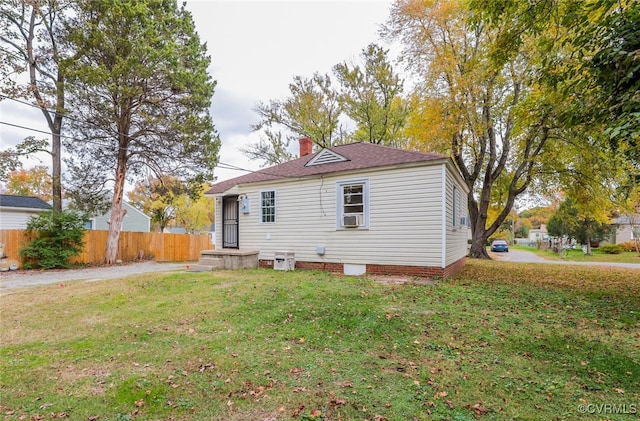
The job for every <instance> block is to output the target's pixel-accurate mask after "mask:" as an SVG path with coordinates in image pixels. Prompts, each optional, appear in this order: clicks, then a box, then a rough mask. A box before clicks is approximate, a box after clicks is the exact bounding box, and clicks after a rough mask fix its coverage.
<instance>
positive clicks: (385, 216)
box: [206, 138, 469, 277]
mask: <svg viewBox="0 0 640 421" xmlns="http://www.w3.org/2000/svg"><path fill="white" fill-rule="evenodd" d="M468 192H469V190H468V188H467V186H466V184H465V183H464V181H463V179H462V177H461V175H460V173H459V172H458V170H457V169H456V167H455V165H454V164H453V161H452V160H451V159H450V158H447V157H446V156H443V155H438V154H431V153H422V152H415V151H406V150H401V149H396V148H391V147H386V146H380V145H376V144H371V143H351V144H347V145H341V146H335V147H332V148H327V149H322V150H320V151H319V152H316V153H312V142H311V140H310V139H308V138H303V139H300V157H299V158H298V159H294V160H292V161H289V162H286V163H283V164H280V165H276V166H273V167H270V168H265V169H262V170H259V171H256V172H252V173H249V174H246V175H243V176H240V177H236V178H233V179H230V180H226V181H222V182H219V183H217V184H214V185H213V186H212V187H211V189H210V190H209V191H207V192H206V194H207V195H208V196H213V197H215V199H216V221H221V222H220V224H219V225H218V228H219V229H217V230H216V231H215V247H216V250H220V249H223V250H224V249H240V248H242V249H243V250H258V251H259V255H258V259H259V262H260V265H261V266H264V267H269V266H273V264H274V260H278V259H276V257H277V256H280V258H282V257H283V256H284V257H285V258H287V259H290V258H292V259H293V260H294V261H295V267H298V268H311V269H324V270H330V271H336V272H343V273H346V274H364V273H370V274H404V275H415V276H430V277H448V276H450V275H451V274H453V273H455V272H456V271H458V270H459V269H461V268H462V267H463V266H464V263H465V258H466V254H467V221H468V218H467V210H466V203H467V194H468Z"/></svg>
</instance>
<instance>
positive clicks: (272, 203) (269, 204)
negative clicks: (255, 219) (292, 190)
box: [260, 190, 276, 223]
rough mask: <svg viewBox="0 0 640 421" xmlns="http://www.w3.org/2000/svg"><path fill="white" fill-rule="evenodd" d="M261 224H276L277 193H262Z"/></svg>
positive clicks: (272, 191) (271, 191) (270, 191)
mask: <svg viewBox="0 0 640 421" xmlns="http://www.w3.org/2000/svg"><path fill="white" fill-rule="evenodd" d="M260 222H265V223H268V222H272V223H273V222H276V192H275V191H274V190H269V191H263V192H260Z"/></svg>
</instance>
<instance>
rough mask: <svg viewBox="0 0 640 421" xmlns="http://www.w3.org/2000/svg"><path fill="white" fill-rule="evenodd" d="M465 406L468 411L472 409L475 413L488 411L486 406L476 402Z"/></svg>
mask: <svg viewBox="0 0 640 421" xmlns="http://www.w3.org/2000/svg"><path fill="white" fill-rule="evenodd" d="M464 407H465V408H467V409H468V410H469V411H473V412H474V413H475V414H476V415H484V414H486V413H487V412H489V410H488V409H487V408H484V407H482V405H480V403H479V402H478V403H476V404H473V405H465V406H464Z"/></svg>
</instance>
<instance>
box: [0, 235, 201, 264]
mask: <svg viewBox="0 0 640 421" xmlns="http://www.w3.org/2000/svg"><path fill="white" fill-rule="evenodd" d="M108 235H109V232H108V231H94V230H87V231H86V232H85V235H84V249H83V250H82V252H81V253H80V254H79V255H78V256H77V257H75V258H74V259H72V260H71V262H72V263H87V264H96V263H102V261H103V260H104V252H105V249H106V247H107V236H108ZM24 237H25V231H24V230H0V243H3V244H4V254H5V255H7V257H9V258H10V259H15V260H17V261H19V262H20V263H22V262H21V259H20V254H19V250H20V248H22V247H23V242H24ZM213 248H214V247H213V245H212V244H211V241H210V239H209V235H207V234H198V235H196V234H163V233H158V232H121V233H120V241H119V243H118V254H117V257H116V258H117V259H121V260H122V261H131V260H137V259H140V257H141V256H142V258H144V259H153V260H155V261H158V262H186V261H193V260H198V259H199V258H200V252H201V251H202V250H210V249H213Z"/></svg>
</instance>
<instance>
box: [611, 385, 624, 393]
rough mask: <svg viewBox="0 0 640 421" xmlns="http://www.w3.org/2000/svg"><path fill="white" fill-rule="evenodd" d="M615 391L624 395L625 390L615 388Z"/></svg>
mask: <svg viewBox="0 0 640 421" xmlns="http://www.w3.org/2000/svg"><path fill="white" fill-rule="evenodd" d="M613 390H615V391H616V392H618V393H620V394H624V390H622V389H619V388H617V387H614V388H613Z"/></svg>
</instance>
